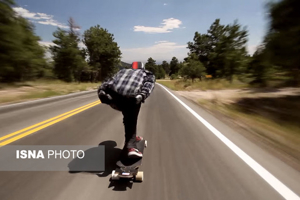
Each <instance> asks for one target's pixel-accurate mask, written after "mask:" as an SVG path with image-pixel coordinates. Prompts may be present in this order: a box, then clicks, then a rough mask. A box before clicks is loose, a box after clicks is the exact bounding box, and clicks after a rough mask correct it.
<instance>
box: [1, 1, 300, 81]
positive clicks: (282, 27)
mask: <svg viewBox="0 0 300 200" xmlns="http://www.w3.org/2000/svg"><path fill="white" fill-rule="evenodd" d="M14 5H15V4H14V2H13V0H3V1H1V2H0V10H1V12H0V23H1V26H0V61H1V65H0V81H1V82H15V81H25V80H32V79H37V78H45V77H46V78H47V77H51V78H58V79H61V80H64V81H67V82H72V81H78V82H82V81H84V82H85V81H90V82H98V81H102V80H104V79H105V78H107V77H109V76H111V75H112V74H113V73H115V72H116V71H117V70H118V69H120V68H122V67H125V68H128V67H130V65H129V64H127V63H124V62H121V54H122V53H121V51H120V47H119V46H118V44H117V42H115V38H114V35H113V34H111V33H109V32H108V30H107V29H104V28H102V27H100V25H96V26H93V27H90V28H89V29H88V30H85V31H84V33H83V34H82V35H80V34H79V31H78V30H79V29H80V27H79V26H78V25H77V24H76V23H75V21H74V20H73V19H72V18H70V19H69V21H68V25H69V29H68V30H65V29H60V28H58V29H57V30H56V31H55V32H54V33H53V36H54V38H55V39H54V40H53V41H52V42H53V45H51V46H50V47H49V48H45V47H42V46H41V45H39V40H40V38H39V37H38V36H36V35H35V33H34V26H33V25H32V24H31V23H30V22H29V21H28V20H26V19H24V18H22V17H20V16H18V15H17V14H16V13H15V12H14V11H13V9H12V6H14ZM266 12H268V13H269V29H268V31H267V34H266V35H265V37H264V40H263V42H262V44H261V45H260V46H259V47H258V48H257V50H256V52H255V53H254V54H253V55H249V53H248V51H247V48H246V47H247V42H248V31H247V29H246V27H243V26H242V25H241V24H239V23H238V21H234V22H233V23H232V24H227V25H225V24H222V23H221V20H220V19H216V20H215V21H214V22H213V23H212V24H211V26H210V27H209V29H208V30H207V32H206V33H199V32H195V34H194V38H193V40H192V41H190V42H188V43H187V48H188V49H189V53H188V55H187V57H186V58H184V60H183V61H181V62H179V60H178V59H177V58H176V57H173V58H172V59H171V60H170V61H169V62H168V61H163V62H162V63H161V64H156V61H155V60H154V58H152V57H150V58H149V59H148V61H147V63H146V68H147V69H148V70H150V71H152V72H153V73H154V74H155V75H156V77H157V78H158V79H161V78H165V77H166V76H169V77H170V78H171V79H175V78H177V77H183V78H184V79H192V80H193V81H194V80H195V79H199V80H202V78H203V77H205V75H210V76H211V77H212V78H214V79H227V80H228V81H230V82H232V81H233V79H234V77H238V78H239V79H243V78H251V80H252V81H251V83H252V84H258V85H261V86H265V85H267V82H268V81H269V80H271V79H273V78H274V77H276V76H279V75H280V76H282V75H283V76H285V77H286V78H287V80H288V81H289V83H290V84H292V85H300V57H299V53H300V32H299V30H300V23H299V22H300V7H299V6H298V2H297V0H281V1H277V2H272V3H269V4H267V5H266ZM81 43H83V44H84V45H85V48H82V46H81V45H80V44H81ZM46 51H50V52H51V54H52V58H53V61H49V60H47V59H46V58H45V56H44V55H45V52H46Z"/></svg>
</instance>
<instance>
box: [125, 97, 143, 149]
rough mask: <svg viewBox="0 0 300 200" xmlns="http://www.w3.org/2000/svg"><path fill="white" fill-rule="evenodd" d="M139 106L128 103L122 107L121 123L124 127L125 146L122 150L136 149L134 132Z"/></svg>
mask: <svg viewBox="0 0 300 200" xmlns="http://www.w3.org/2000/svg"><path fill="white" fill-rule="evenodd" d="M140 108H141V104H135V103H133V102H128V104H126V105H124V107H123V111H122V113H123V116H124V118H123V123H124V126H125V146H124V148H128V149H129V148H137V147H136V130H137V120H138V115H139V111H140Z"/></svg>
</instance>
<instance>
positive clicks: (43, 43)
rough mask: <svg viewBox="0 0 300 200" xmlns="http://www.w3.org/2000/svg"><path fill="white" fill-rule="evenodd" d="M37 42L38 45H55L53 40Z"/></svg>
mask: <svg viewBox="0 0 300 200" xmlns="http://www.w3.org/2000/svg"><path fill="white" fill-rule="evenodd" d="M39 43H40V45H42V46H46V47H49V46H51V45H52V46H53V45H55V44H54V43H53V42H46V41H39Z"/></svg>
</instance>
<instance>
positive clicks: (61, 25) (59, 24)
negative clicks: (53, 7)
mask: <svg viewBox="0 0 300 200" xmlns="http://www.w3.org/2000/svg"><path fill="white" fill-rule="evenodd" d="M37 23H39V24H44V25H51V26H57V27H59V28H69V27H68V26H66V25H63V24H61V23H59V22H57V21H56V20H53V19H47V20H45V21H38V22H37Z"/></svg>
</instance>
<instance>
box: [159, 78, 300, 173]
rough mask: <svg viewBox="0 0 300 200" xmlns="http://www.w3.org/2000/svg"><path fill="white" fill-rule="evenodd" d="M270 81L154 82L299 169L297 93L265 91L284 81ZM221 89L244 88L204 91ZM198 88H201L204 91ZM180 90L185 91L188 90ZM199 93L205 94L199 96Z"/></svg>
mask: <svg viewBox="0 0 300 200" xmlns="http://www.w3.org/2000/svg"><path fill="white" fill-rule="evenodd" d="M272 81H273V82H271V83H272V84H268V87H254V86H249V85H247V83H244V82H239V81H238V80H235V82H233V83H232V84H230V83H229V82H228V81H226V80H219V81H217V80H206V81H202V82H201V81H196V82H194V83H192V82H191V81H190V80H189V81H185V80H170V81H167V80H158V81H157V82H158V83H161V84H162V85H164V86H166V87H168V88H170V89H172V90H176V91H178V92H179V93H180V94H181V95H183V96H185V97H187V98H189V99H191V100H192V101H194V102H196V103H198V104H199V105H201V107H203V108H205V109H207V110H208V111H210V112H211V113H212V114H213V115H215V117H217V118H219V119H220V120H221V121H224V122H225V123H227V124H228V125H230V126H233V127H234V128H238V129H239V130H240V131H239V133H241V134H243V135H244V136H246V137H248V138H249V139H251V140H252V141H254V143H258V144H260V145H262V146H263V147H265V148H267V149H269V148H271V149H275V151H273V152H274V153H276V154H278V155H279V156H280V157H281V158H282V159H283V160H285V161H287V162H290V163H292V165H293V166H295V167H296V168H297V169H300V123H299V121H300V104H299V100H300V93H299V92H296V93H294V94H293V95H292V96H289V95H287V94H285V95H286V96H284V95H282V94H281V95H279V96H276V95H270V94H269V92H273V93H276V91H279V90H277V89H279V88H280V87H282V86H280V85H284V84H283V83H286V82H285V81H286V80H284V78H281V77H279V78H278V80H275V78H274V79H273V80H272ZM275 82H276V83H275ZM224 89H225V91H224V92H225V93H226V89H246V90H243V91H244V92H241V90H237V91H236V92H235V91H232V90H231V93H229V95H230V96H226V95H225V96H223V94H224V93H220V94H218V93H217V92H218V91H207V90H224ZM197 90H198V91H197ZM199 90H204V92H205V93H206V92H207V94H205V93H203V92H201V91H199ZM205 90H206V91H205ZM181 91H188V93H184V92H181ZM247 91H249V92H247ZM283 91H285V90H284V89H283ZM297 91H298V90H297ZM192 92H194V93H192ZM197 92H199V96H197V94H196V93H197ZM281 92H282V90H281ZM262 94H263V95H262ZM203 95H207V96H205V97H206V98H202V99H201V96H202V97H203Z"/></svg>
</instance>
